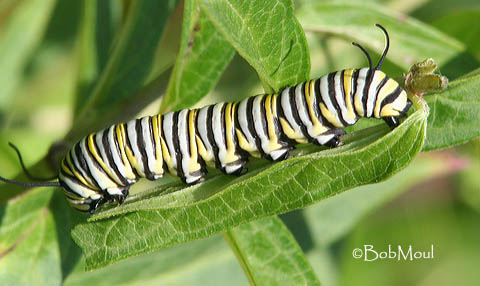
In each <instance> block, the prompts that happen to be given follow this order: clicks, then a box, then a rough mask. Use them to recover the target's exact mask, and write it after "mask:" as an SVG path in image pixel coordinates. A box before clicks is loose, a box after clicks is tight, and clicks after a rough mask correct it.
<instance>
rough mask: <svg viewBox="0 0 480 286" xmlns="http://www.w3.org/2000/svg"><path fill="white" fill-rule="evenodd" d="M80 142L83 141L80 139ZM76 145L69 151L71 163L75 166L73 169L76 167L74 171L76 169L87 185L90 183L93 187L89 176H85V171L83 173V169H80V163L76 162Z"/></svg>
mask: <svg viewBox="0 0 480 286" xmlns="http://www.w3.org/2000/svg"><path fill="white" fill-rule="evenodd" d="M82 140H83V139H82ZM77 144H80V142H79V143H77ZM77 144H75V145H74V146H73V148H72V150H71V151H70V154H72V163H73V165H75V167H76V168H75V169H76V170H77V171H78V172H80V174H81V175H82V177H83V178H84V179H85V181H87V182H88V183H90V184H92V185H93V186H95V183H94V182H92V178H91V177H90V176H89V175H87V171H85V170H84V169H83V168H81V165H80V162H79V160H78V158H77V154H76V153H75V148H76V145H77Z"/></svg>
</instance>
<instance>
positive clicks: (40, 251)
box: [0, 189, 62, 285]
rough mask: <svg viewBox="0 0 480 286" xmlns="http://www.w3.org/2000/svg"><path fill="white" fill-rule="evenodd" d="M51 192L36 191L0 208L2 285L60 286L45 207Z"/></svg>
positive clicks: (54, 243) (52, 223)
mask: <svg viewBox="0 0 480 286" xmlns="http://www.w3.org/2000/svg"><path fill="white" fill-rule="evenodd" d="M52 193H53V191H52V190H45V189H42V190H40V189H37V190H34V191H32V192H29V193H26V194H24V195H22V197H19V198H17V199H15V200H12V201H10V202H9V203H8V204H3V205H2V206H1V208H0V213H2V224H1V226H0V281H2V284H4V285H59V284H60V283H61V281H62V274H61V268H60V251H59V245H58V243H57V240H56V227H55V221H54V219H53V216H52V214H51V213H50V212H49V210H48V208H47V206H48V202H49V200H50V198H51V196H52Z"/></svg>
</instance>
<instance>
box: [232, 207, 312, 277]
mask: <svg viewBox="0 0 480 286" xmlns="http://www.w3.org/2000/svg"><path fill="white" fill-rule="evenodd" d="M224 237H225V239H226V240H227V241H228V242H229V244H230V247H231V248H232V249H233V250H234V252H235V254H236V255H237V258H238V260H239V261H240V262H241V264H242V267H243V269H244V272H245V273H246V274H247V276H248V279H249V281H250V284H251V285H320V281H318V279H317V277H315V273H314V272H313V270H312V267H311V266H310V264H309V263H308V261H307V260H306V258H305V256H304V254H303V252H302V249H300V246H298V244H297V242H296V241H295V238H294V237H293V236H292V234H291V233H290V231H289V230H288V229H287V227H286V226H285V225H284V224H283V222H282V221H281V220H280V219H279V218H278V217H276V216H273V217H268V218H263V219H260V220H257V221H254V222H251V223H249V224H244V225H241V226H239V227H236V228H234V229H229V230H227V231H226V233H225V234H224Z"/></svg>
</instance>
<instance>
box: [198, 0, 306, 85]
mask: <svg viewBox="0 0 480 286" xmlns="http://www.w3.org/2000/svg"><path fill="white" fill-rule="evenodd" d="M200 6H201V8H202V9H203V11H205V13H206V14H207V16H208V18H209V19H210V20H211V21H212V22H213V24H214V25H215V27H216V28H217V30H218V31H219V32H220V33H222V35H223V36H224V37H225V38H226V39H227V41H229V42H230V44H231V45H232V46H233V47H234V48H235V50H236V51H237V52H238V53H239V54H240V55H241V56H242V57H243V58H245V59H246V60H247V62H248V63H249V64H250V65H252V67H253V68H254V69H255V70H256V71H257V73H258V76H259V77H260V79H261V80H262V82H263V83H264V88H265V89H266V91H267V92H271V91H278V90H279V89H280V88H282V87H285V86H289V85H293V84H297V83H299V82H302V81H305V80H307V79H308V78H309V76H310V74H309V73H310V63H309V62H306V61H304V60H303V59H305V58H309V52H308V45H307V42H306V39H305V35H304V33H303V30H302V28H301V26H300V24H299V23H298V21H297V19H296V18H295V16H294V7H293V1H292V0H268V1H242V0H229V1H222V0H214V1H207V0H200Z"/></svg>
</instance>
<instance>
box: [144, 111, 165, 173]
mask: <svg viewBox="0 0 480 286" xmlns="http://www.w3.org/2000/svg"><path fill="white" fill-rule="evenodd" d="M140 120H141V122H140V123H141V126H142V136H143V142H144V144H145V153H146V154H147V165H148V169H149V170H150V173H152V174H153V175H154V178H155V179H158V178H160V177H161V175H162V174H155V161H156V158H155V153H154V146H153V141H152V140H153V134H151V132H150V122H149V120H150V118H149V117H143V118H142V119H140ZM152 131H153V130H152Z"/></svg>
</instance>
